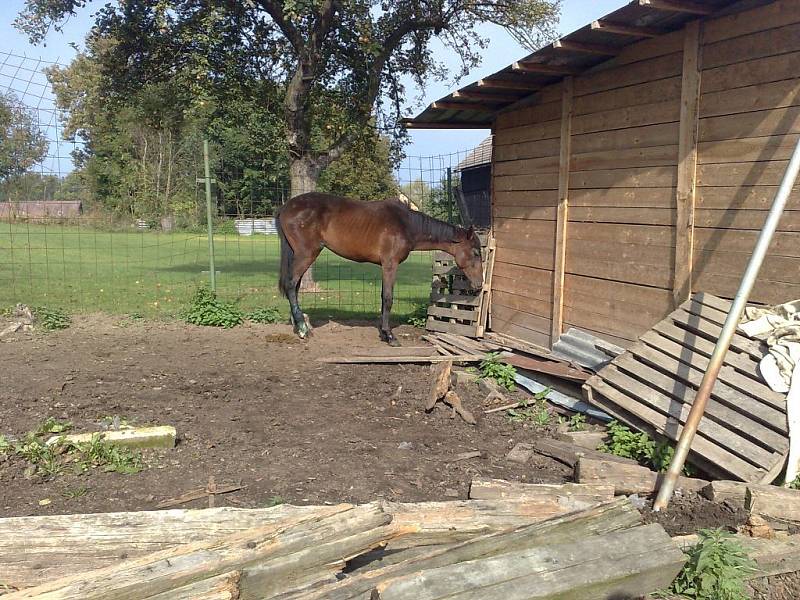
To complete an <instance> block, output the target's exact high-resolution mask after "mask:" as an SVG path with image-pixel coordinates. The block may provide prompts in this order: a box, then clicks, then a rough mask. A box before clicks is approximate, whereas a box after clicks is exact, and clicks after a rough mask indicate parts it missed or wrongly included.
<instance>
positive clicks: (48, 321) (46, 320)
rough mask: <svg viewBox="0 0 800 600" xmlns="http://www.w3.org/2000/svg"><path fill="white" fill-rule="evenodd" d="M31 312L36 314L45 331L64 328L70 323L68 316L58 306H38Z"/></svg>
mask: <svg viewBox="0 0 800 600" xmlns="http://www.w3.org/2000/svg"><path fill="white" fill-rule="evenodd" d="M33 314H34V315H36V319H37V320H38V321H39V323H41V325H42V328H43V329H45V330H47V331H55V330H57V329H66V328H67V327H69V326H70V324H71V323H72V319H71V318H70V316H69V315H68V314H67V313H65V312H64V311H63V310H61V309H59V308H47V307H45V306H39V307H36V308H34V309H33Z"/></svg>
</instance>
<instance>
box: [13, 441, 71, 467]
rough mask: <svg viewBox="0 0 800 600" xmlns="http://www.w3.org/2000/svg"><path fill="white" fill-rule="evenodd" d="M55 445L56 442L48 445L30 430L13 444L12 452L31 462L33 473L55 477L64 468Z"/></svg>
mask: <svg viewBox="0 0 800 600" xmlns="http://www.w3.org/2000/svg"><path fill="white" fill-rule="evenodd" d="M56 446H57V445H56V444H53V445H51V446H48V445H47V444H45V443H44V442H43V441H42V440H40V439H39V438H37V437H36V433H34V432H30V433H28V434H27V435H26V436H25V437H24V438H23V439H22V441H20V442H18V443H17V444H15V446H14V453H15V454H16V455H17V456H19V457H21V458H22V459H24V460H26V461H27V462H29V463H30V464H31V467H32V472H33V473H36V474H39V475H43V476H45V477H55V476H56V475H58V474H59V473H61V472H62V471H63V470H64V465H63V464H62V460H61V456H60V455H59V452H58V448H57V447H56Z"/></svg>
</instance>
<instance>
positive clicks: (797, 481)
mask: <svg viewBox="0 0 800 600" xmlns="http://www.w3.org/2000/svg"><path fill="white" fill-rule="evenodd" d="M0 452H2V442H0ZM789 487H790V488H791V489H793V490H800V475H798V476H797V477H795V478H794V479H793V480H792V483H790V484H789Z"/></svg>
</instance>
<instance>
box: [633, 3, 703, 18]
mask: <svg viewBox="0 0 800 600" xmlns="http://www.w3.org/2000/svg"><path fill="white" fill-rule="evenodd" d="M639 6H643V7H646V8H654V9H656V10H664V11H669V12H680V13H688V14H690V15H710V14H711V13H712V12H714V7H713V6H708V5H706V4H700V3H699V2H685V1H684V0H639Z"/></svg>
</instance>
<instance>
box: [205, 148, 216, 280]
mask: <svg viewBox="0 0 800 600" xmlns="http://www.w3.org/2000/svg"><path fill="white" fill-rule="evenodd" d="M203 162H204V163H205V170H206V171H205V173H206V176H205V183H206V221H207V224H208V268H209V279H210V280H211V291H212V292H214V293H215V294H216V293H217V270H216V267H215V265H214V220H213V218H212V212H211V165H210V164H209V161H208V140H203Z"/></svg>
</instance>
